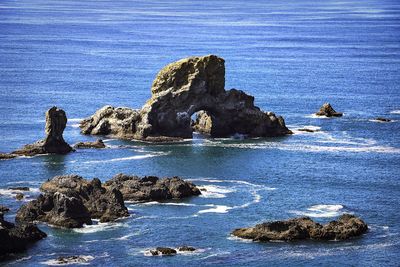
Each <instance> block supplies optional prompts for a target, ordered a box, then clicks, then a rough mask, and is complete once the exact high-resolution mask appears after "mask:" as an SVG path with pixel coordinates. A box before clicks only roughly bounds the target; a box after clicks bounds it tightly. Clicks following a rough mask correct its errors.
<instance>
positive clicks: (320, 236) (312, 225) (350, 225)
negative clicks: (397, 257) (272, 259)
mask: <svg viewBox="0 0 400 267" xmlns="http://www.w3.org/2000/svg"><path fill="white" fill-rule="evenodd" d="M367 230H368V226H367V224H366V223H365V222H364V221H362V220H361V219H360V218H358V217H356V216H354V215H350V214H343V215H342V216H340V217H339V219H338V220H337V221H331V222H330V223H328V224H325V225H321V224H319V223H316V222H314V221H313V220H311V219H310V218H308V217H302V218H295V219H291V220H287V221H275V222H266V223H262V224H257V225H256V226H254V227H250V228H240V229H236V230H234V231H233V233H232V234H233V235H234V236H237V237H240V238H245V239H252V240H254V241H270V240H284V241H292V240H301V239H313V240H345V239H349V238H352V237H357V236H360V235H362V234H364V233H366V232H367Z"/></svg>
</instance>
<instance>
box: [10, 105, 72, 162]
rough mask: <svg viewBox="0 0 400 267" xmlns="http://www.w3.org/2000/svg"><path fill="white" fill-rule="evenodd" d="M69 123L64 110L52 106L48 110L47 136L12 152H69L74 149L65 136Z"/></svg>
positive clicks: (22, 153)
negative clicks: (65, 139)
mask: <svg viewBox="0 0 400 267" xmlns="http://www.w3.org/2000/svg"><path fill="white" fill-rule="evenodd" d="M66 125H67V116H66V115H65V112H64V110H62V109H59V108H57V107H52V108H50V109H49V110H48V111H47V112H46V127H45V133H46V138H45V139H43V140H39V141H37V142H36V143H33V144H29V145H25V146H24V147H23V148H21V149H19V150H16V151H14V152H12V153H11V154H15V155H24V156H34V155H37V154H48V153H53V154H67V153H69V152H71V151H72V150H73V149H72V148H71V147H70V145H68V144H67V143H66V142H65V141H64V138H63V132H64V129H65V126H66Z"/></svg>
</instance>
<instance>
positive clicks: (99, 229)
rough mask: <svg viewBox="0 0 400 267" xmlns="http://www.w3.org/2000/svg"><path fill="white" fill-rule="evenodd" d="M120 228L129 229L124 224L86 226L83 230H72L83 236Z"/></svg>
mask: <svg viewBox="0 0 400 267" xmlns="http://www.w3.org/2000/svg"><path fill="white" fill-rule="evenodd" d="M120 227H128V225H127V224H124V223H100V222H99V223H97V224H92V225H86V224H84V225H83V227H82V228H74V229H72V230H73V231H74V232H77V233H82V234H92V233H97V232H102V231H109V230H114V229H116V228H120Z"/></svg>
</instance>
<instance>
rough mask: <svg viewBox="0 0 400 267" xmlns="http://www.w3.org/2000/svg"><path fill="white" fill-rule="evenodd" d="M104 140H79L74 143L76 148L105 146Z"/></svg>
mask: <svg viewBox="0 0 400 267" xmlns="http://www.w3.org/2000/svg"><path fill="white" fill-rule="evenodd" d="M105 147H106V145H105V144H104V142H103V140H101V139H98V140H96V141H94V142H79V143H76V144H75V145H74V148H105Z"/></svg>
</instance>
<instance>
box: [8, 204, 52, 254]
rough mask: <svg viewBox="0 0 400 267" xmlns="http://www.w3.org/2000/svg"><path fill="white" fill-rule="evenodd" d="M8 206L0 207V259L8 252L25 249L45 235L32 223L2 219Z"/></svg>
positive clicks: (17, 251)
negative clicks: (11, 221) (16, 222)
mask: <svg viewBox="0 0 400 267" xmlns="http://www.w3.org/2000/svg"><path fill="white" fill-rule="evenodd" d="M7 211H8V208H6V207H4V206H1V209H0V260H2V259H4V258H5V257H6V255H7V254H9V253H19V252H23V251H24V250H26V249H27V247H28V246H29V245H30V244H33V243H35V242H36V241H38V240H40V239H43V238H45V237H46V234H45V233H44V232H42V231H41V230H40V229H39V228H37V227H36V226H35V225H33V224H17V225H15V224H13V223H10V222H7V221H5V220H4V213H5V212H7Z"/></svg>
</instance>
